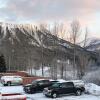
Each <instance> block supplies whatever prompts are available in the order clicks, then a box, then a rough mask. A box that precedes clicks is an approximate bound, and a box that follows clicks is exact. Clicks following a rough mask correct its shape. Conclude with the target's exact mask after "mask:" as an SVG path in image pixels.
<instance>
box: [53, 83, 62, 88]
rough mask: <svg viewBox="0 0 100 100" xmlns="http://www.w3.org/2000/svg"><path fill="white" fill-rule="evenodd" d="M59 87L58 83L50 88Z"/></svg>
mask: <svg viewBox="0 0 100 100" xmlns="http://www.w3.org/2000/svg"><path fill="white" fill-rule="evenodd" d="M59 86H60V84H59V83H55V84H53V85H52V87H59Z"/></svg>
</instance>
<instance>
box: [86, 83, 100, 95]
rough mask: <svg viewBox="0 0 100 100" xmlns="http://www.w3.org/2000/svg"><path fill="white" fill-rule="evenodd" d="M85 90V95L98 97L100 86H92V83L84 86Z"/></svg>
mask: <svg viewBox="0 0 100 100" xmlns="http://www.w3.org/2000/svg"><path fill="white" fill-rule="evenodd" d="M85 90H86V93H88V94H92V95H98V96H100V86H98V85H96V84H93V83H87V84H85Z"/></svg>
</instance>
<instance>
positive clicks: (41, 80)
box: [36, 79, 48, 81]
mask: <svg viewBox="0 0 100 100" xmlns="http://www.w3.org/2000/svg"><path fill="white" fill-rule="evenodd" d="M43 80H48V79H36V81H43Z"/></svg>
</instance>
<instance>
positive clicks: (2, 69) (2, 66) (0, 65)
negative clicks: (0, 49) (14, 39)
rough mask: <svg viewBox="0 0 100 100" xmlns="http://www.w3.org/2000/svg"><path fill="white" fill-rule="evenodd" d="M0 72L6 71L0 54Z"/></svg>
mask: <svg viewBox="0 0 100 100" xmlns="http://www.w3.org/2000/svg"><path fill="white" fill-rule="evenodd" d="M0 72H6V63H5V59H4V56H3V55H1V56H0Z"/></svg>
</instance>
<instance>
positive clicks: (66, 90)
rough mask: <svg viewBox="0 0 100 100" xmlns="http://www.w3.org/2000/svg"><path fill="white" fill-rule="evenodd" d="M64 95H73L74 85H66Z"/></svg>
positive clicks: (70, 83)
mask: <svg viewBox="0 0 100 100" xmlns="http://www.w3.org/2000/svg"><path fill="white" fill-rule="evenodd" d="M65 93H66V94H67V93H68V94H69V93H74V84H73V83H72V82H67V83H66V88H65Z"/></svg>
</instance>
